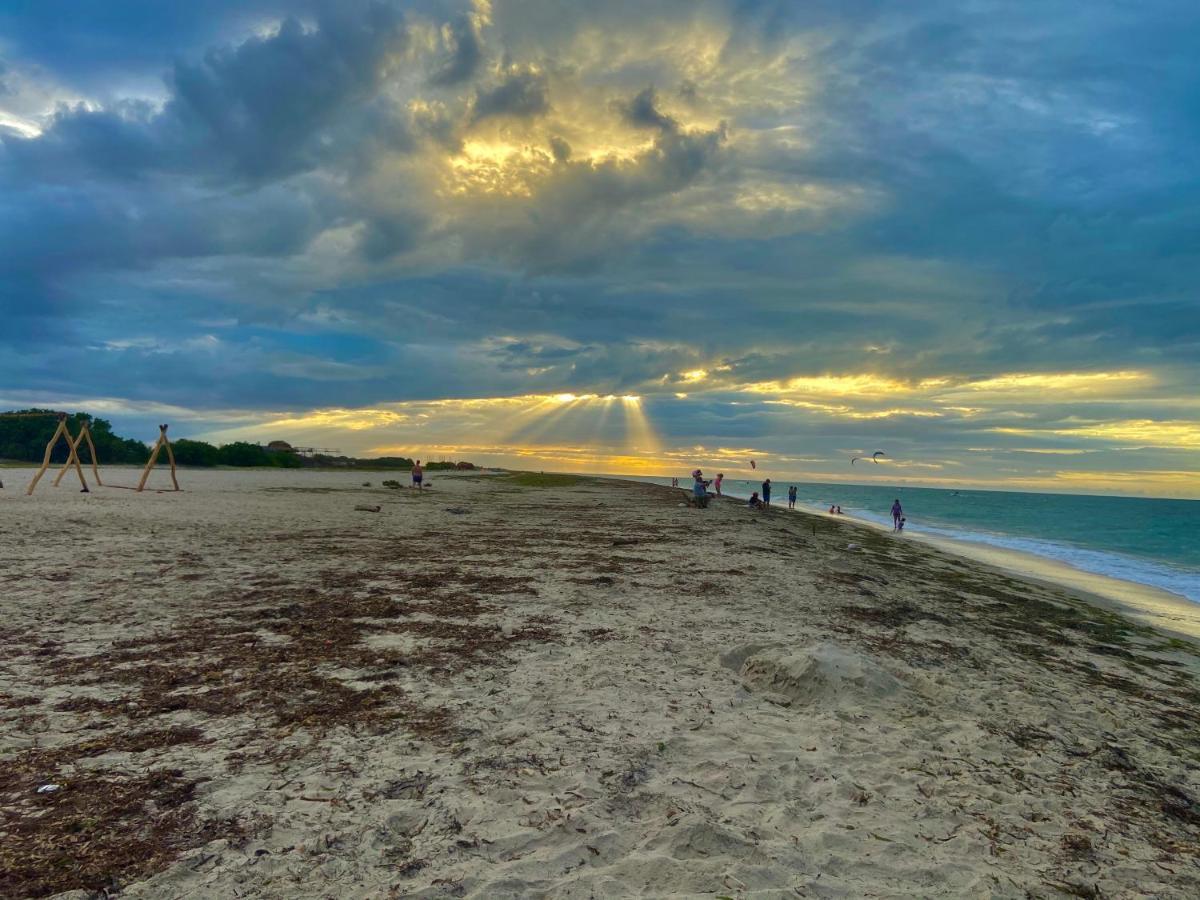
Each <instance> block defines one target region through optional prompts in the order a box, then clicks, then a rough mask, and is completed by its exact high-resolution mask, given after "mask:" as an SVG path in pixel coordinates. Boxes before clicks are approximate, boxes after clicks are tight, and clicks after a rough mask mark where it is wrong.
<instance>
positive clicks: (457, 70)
mask: <svg viewBox="0 0 1200 900" xmlns="http://www.w3.org/2000/svg"><path fill="white" fill-rule="evenodd" d="M489 9H490V4H489V3H487V2H484V3H482V4H479V5H477V6H476V7H475V8H474V9H472V10H471V11H470V12H464V13H462V14H460V15H458V16H455V17H454V19H453V20H451V21H449V22H447V23H445V24H444V25H442V27H441V30H440V38H441V58H440V60H439V61H438V63H437V66H436V68H435V70H434V72H433V74H432V76H431V77H430V79H429V80H430V83H431V84H434V85H436V86H439V87H454V86H457V85H460V84H464V83H466V82H468V81H470V80H471V79H472V78H473V77H474V76H475V74H476V73H477V72H478V71H479V70H480V68H481V67H482V65H483V62H484V48H483V38H482V36H481V31H482V30H483V27H484V26H485V25H486V24H487V22H488V11H489Z"/></svg>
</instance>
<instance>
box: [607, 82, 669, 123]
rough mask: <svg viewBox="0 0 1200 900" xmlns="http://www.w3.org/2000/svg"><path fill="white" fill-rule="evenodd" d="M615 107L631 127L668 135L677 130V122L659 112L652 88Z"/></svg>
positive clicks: (656, 98)
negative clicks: (648, 129) (649, 129)
mask: <svg viewBox="0 0 1200 900" xmlns="http://www.w3.org/2000/svg"><path fill="white" fill-rule="evenodd" d="M616 106H617V109H619V110H620V111H621V114H622V115H624V116H625V119H626V121H628V122H629V123H630V124H631V125H634V126H637V127H639V128H657V129H658V130H659V131H664V132H669V133H673V132H675V131H678V130H679V123H678V122H676V121H675V120H674V119H672V118H671V117H670V116H668V115H664V114H663V113H661V112H659V110H658V95H657V94H656V93H655V91H654V88H652V87H648V88H646V89H645V90H643V91H641V92H640V93H639V94H637V96H635V97H633V99H631V100H627V101H623V102H622V101H618V102H617V104H616Z"/></svg>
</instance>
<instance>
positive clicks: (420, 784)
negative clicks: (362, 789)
mask: <svg viewBox="0 0 1200 900" xmlns="http://www.w3.org/2000/svg"><path fill="white" fill-rule="evenodd" d="M433 780H434V779H433V776H432V775H430V774H429V773H428V772H422V771H421V770H420V769H418V770H417V771H416V772H415V773H414V774H412V775H409V776H408V777H406V778H399V779H397V780H396V781H391V782H388V783H387V784H386V785H384V787H383V790H382V791H380V793H381V794H382V795H383V796H384V797H386V798H387V799H388V800H420V799H421V798H422V797H424V796H425V791H426V790H428V789H429V786H430V785H431V784H433Z"/></svg>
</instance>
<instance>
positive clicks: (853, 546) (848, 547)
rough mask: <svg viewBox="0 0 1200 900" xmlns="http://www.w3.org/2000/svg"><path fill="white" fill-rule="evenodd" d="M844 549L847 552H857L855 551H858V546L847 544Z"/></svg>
mask: <svg viewBox="0 0 1200 900" xmlns="http://www.w3.org/2000/svg"><path fill="white" fill-rule="evenodd" d="M846 549H847V550H857V549H858V544H847V545H846Z"/></svg>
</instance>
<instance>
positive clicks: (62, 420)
mask: <svg viewBox="0 0 1200 900" xmlns="http://www.w3.org/2000/svg"><path fill="white" fill-rule="evenodd" d="M66 428H67V417H66V416H65V415H62V416H59V417H58V428H56V429H55V430H54V437H52V438H50V443H48V444H47V445H46V455H45V456H44V457H43V458H42V467H41V468H40V469H38V472H37V474H36V475H34V476H33V481H31V482H29V489H28V490H26V491H25V495H26V496H28V495H30V494H32V493H33V489H34V488H35V487H37V483H38V482H39V481H41V480H42V476H43V475H45V474H46V470H47V469H48V468H50V454H51V452H53V450H54V445H55V444H57V443H58V438H59V435H61V434H62V433H63V432H64V431H65V430H66Z"/></svg>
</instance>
